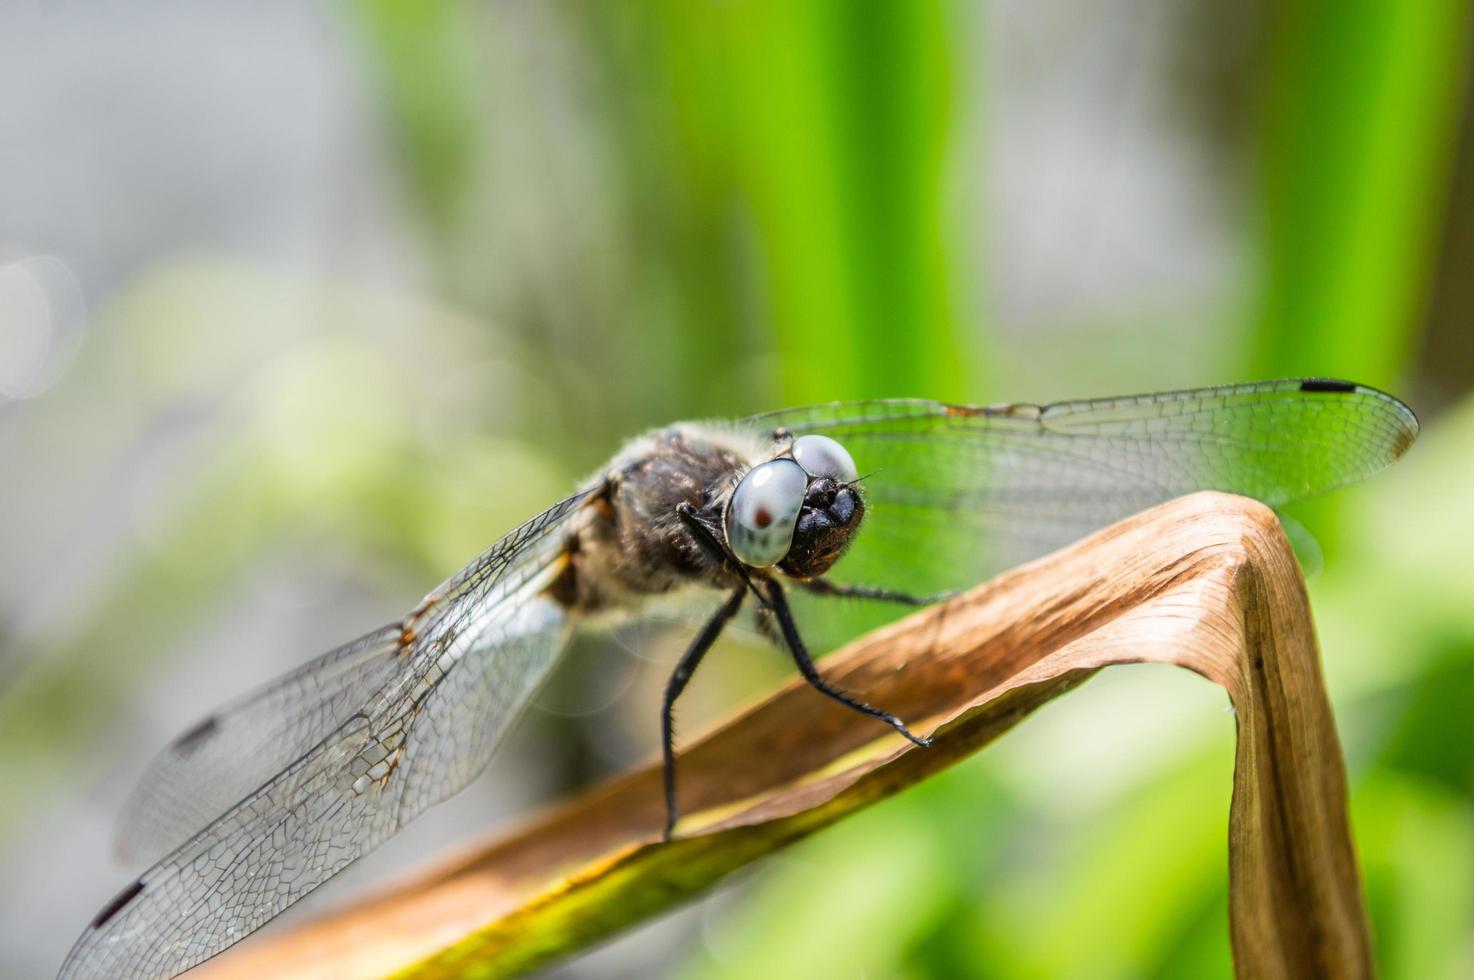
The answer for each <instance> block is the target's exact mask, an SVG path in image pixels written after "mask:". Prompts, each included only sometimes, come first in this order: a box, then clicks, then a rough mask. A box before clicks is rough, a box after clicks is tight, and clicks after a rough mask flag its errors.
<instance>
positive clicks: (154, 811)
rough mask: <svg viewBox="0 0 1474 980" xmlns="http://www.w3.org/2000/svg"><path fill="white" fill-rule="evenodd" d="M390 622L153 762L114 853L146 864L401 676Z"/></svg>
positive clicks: (214, 719)
mask: <svg viewBox="0 0 1474 980" xmlns="http://www.w3.org/2000/svg"><path fill="white" fill-rule="evenodd" d="M402 635H403V630H402V627H401V625H400V624H399V623H391V624H389V625H388V626H385V627H383V628H382V629H377V630H375V631H374V632H372V633H369V634H368V635H366V636H363V637H361V638H359V639H357V640H355V641H354V642H352V643H349V644H345V645H344V646H341V647H339V648H337V649H336V650H331V651H329V652H328V653H325V654H323V655H322V656H320V657H318V658H317V659H315V660H313V661H311V662H309V663H307V664H305V665H303V666H302V667H299V668H297V669H296V670H294V671H292V672H291V673H289V674H287V675H286V676H284V677H282V678H280V679H279V680H276V681H273V682H272V683H270V684H268V685H266V686H265V687H262V688H260V689H258V690H256V691H252V692H250V693H249V694H246V695H245V696H243V697H240V698H238V699H236V700H234V701H231V702H229V703H227V704H226V705H224V706H222V707H221V708H220V709H219V710H217V711H215V712H214V713H213V714H211V715H210V716H209V717H207V718H205V719H204V720H202V721H201V722H199V723H198V724H196V725H194V726H193V727H191V728H190V729H189V730H188V731H186V732H185V733H184V734H183V735H180V736H179V737H178V738H176V739H175V740H174V741H173V742H171V743H170V744H169V746H168V747H167V748H166V749H164V751H163V752H161V753H160V754H159V757H158V758H157V759H155V760H154V762H153V764H152V765H151V766H150V767H149V769H148V771H147V772H146V773H145V774H144V776H143V778H142V779H141V780H140V781H139V784H138V788H137V790H135V791H134V794H133V796H132V798H131V799H129V801H128V803H127V805H126V806H125V807H124V809H123V813H122V816H121V817H120V818H119V821H118V831H117V842H116V849H117V851H118V853H119V855H120V856H122V857H123V859H124V860H126V861H129V862H137V863H144V862H153V861H156V860H157V859H158V858H160V857H162V856H163V855H165V854H167V853H168V852H170V851H171V850H173V849H174V848H176V847H178V846H179V845H180V844H182V843H184V842H185V841H186V840H188V839H189V838H190V837H191V836H193V835H194V833H195V832H196V831H198V830H199V829H200V828H201V827H203V826H204V825H205V824H207V823H209V822H210V821H211V820H213V819H214V818H215V817H217V816H219V815H220V814H221V813H224V812H225V810H226V809H227V808H228V807H230V806H231V805H232V804H234V803H236V802H238V801H239V800H241V799H243V798H244V797H245V796H246V795H247V794H249V793H250V792H251V791H252V790H254V789H256V788H257V787H259V786H261V785H262V784H263V783H265V782H266V781H267V780H268V779H270V778H271V777H272V776H274V775H276V774H277V773H278V772H281V771H282V770H283V769H285V768H287V766H288V765H290V764H291V763H292V761H293V760H295V759H297V758H298V757H299V756H301V755H303V754H305V753H306V752H308V751H309V750H310V749H312V748H313V747H314V746H316V745H317V744H319V743H320V742H322V741H323V739H325V738H327V737H328V735H330V734H331V733H333V732H334V731H336V730H338V729H339V728H340V727H342V725H343V724H344V723H345V722H346V721H347V720H348V719H349V718H351V717H352V716H353V714H354V713H355V712H356V711H358V709H359V708H361V707H362V706H363V705H364V704H365V703H367V702H368V700H369V698H371V697H372V696H373V695H374V694H376V693H377V692H378V691H380V690H382V689H383V688H384V686H385V685H386V684H388V683H389V681H390V680H391V679H393V677H394V676H395V675H396V674H398V673H399V672H400V671H401V670H402V669H403V665H404V662H403V659H402V658H401V657H400V656H399V654H400V653H401V651H402V649H403V644H402V643H401V638H402Z"/></svg>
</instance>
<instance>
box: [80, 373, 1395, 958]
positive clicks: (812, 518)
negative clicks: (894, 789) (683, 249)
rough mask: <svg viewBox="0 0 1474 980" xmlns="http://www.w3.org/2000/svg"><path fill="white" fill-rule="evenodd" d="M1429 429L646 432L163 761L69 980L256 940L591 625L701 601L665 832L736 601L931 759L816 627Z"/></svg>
mask: <svg viewBox="0 0 1474 980" xmlns="http://www.w3.org/2000/svg"><path fill="white" fill-rule="evenodd" d="M1417 433H1418V421H1417V418H1416V417H1415V416H1414V414H1413V412H1412V411H1411V410H1410V409H1409V408H1408V407H1407V406H1406V405H1404V404H1403V403H1402V402H1400V401H1398V400H1397V399H1396V398H1394V397H1392V396H1391V395H1388V394H1385V393H1383V392H1381V391H1378V390H1376V389H1373V388H1370V387H1367V386H1365V385H1359V384H1353V383H1350V382H1345V381H1338V380H1330V379H1320V378H1312V379H1292V380H1284V381H1269V382H1254V383H1244V384H1234V385H1226V386H1219V387H1211V388H1201V389H1195V390H1185V391H1173V392H1163V393H1156V394H1146V395H1134V396H1128V397H1118V398H1104V399H1093V400H1078V401H1063V402H1056V403H1054V404H1048V405H1032V404H1000V405H990V406H970V405H953V404H946V403H942V402H937V401H926V400H920V399H890V400H871V401H855V402H838V403H832V404H826V405H818V406H813V407H808V408H798V409H790V410H785V411H778V412H772V413H768V414H764V415H757V416H753V417H750V418H747V419H744V420H741V421H735V422H720V423H682V424H676V425H672V426H668V427H666V428H662V429H658V430H655V431H653V432H650V433H647V434H645V435H642V436H640V437H638V438H636V439H634V440H632V441H631V442H629V443H628V444H627V445H626V446H624V448H623V449H622V450H621V451H620V452H619V453H618V454H617V455H615V456H614V458H613V459H612V460H611V461H610V463H609V464H608V465H607V466H606V467H604V468H603V469H602V470H601V471H600V472H599V473H598V474H597V475H596V476H595V477H593V478H592V479H590V480H589V481H587V482H586V483H585V484H584V485H583V486H582V487H581V488H580V489H579V490H578V491H577V492H576V493H574V494H572V495H571V496H569V497H567V498H565V499H563V500H560V501H558V502H557V503H555V504H553V505H552V506H551V507H549V508H548V509H547V510H545V511H543V512H542V513H541V514H538V515H537V516H536V517H533V518H532V519H531V520H529V521H527V522H526V523H524V524H522V525H521V526H520V527H517V528H516V529H515V530H513V531H511V532H510V533H508V534H507V535H506V536H504V537H502V538H501V539H500V540H498V541H496V542H495V543H494V544H492V545H491V546H490V547H489V548H488V549H487V550H485V551H484V552H483V553H482V554H480V555H479V556H478V557H476V558H475V559H474V560H473V561H471V563H470V564H468V565H467V566H466V567H465V568H463V569H461V570H460V571H459V572H457V573H456V574H455V575H453V576H452V577H451V578H450V579H449V580H447V581H446V582H445V583H443V584H442V585H440V586H439V587H437V588H436V589H434V590H433V591H432V592H430V593H429V595H427V596H426V597H425V598H424V599H423V600H422V601H421V602H420V603H419V604H418V605H416V606H415V607H414V609H412V610H411V611H410V612H409V613H408V614H407V615H405V616H404V617H403V618H401V619H399V620H397V621H395V622H393V623H390V624H389V625H387V626H384V627H382V628H380V629H376V630H374V631H372V632H370V633H368V634H366V635H365V636H362V637H360V638H358V639H356V640H354V641H352V642H351V643H347V644H345V645H344V646H341V647H339V648H337V649H335V650H332V651H329V652H328V653H325V654H323V655H321V656H319V657H318V658H317V659H315V660H312V661H310V662H308V663H307V664H305V665H304V666H302V667H300V668H298V669H297V670H295V671H293V672H291V673H289V674H287V675H286V676H284V677H281V678H280V679H278V680H276V681H273V682H271V683H268V684H266V685H265V686H264V687H261V688H260V689H258V690H255V691H252V692H250V693H247V694H245V695H243V696H241V697H239V698H237V699H236V700H234V701H231V702H229V703H227V704H225V705H224V706H222V707H221V708H219V709H218V710H216V711H214V712H213V713H211V714H210V715H208V716H207V717H206V718H204V719H203V720H202V721H200V722H199V723H198V724H196V725H194V726H193V727H191V728H190V729H189V730H187V731H186V732H184V733H183V734H181V735H180V736H179V737H178V738H176V739H175V740H174V741H173V742H172V743H171V744H170V745H168V746H167V747H166V748H165V749H164V750H163V752H162V753H161V755H160V756H159V757H158V758H157V759H156V760H155V761H154V763H153V764H152V766H151V767H150V768H149V769H148V771H147V772H146V774H145V776H144V778H143V780H142V783H141V785H140V787H139V789H138V790H137V791H136V793H135V795H134V796H133V798H132V799H131V800H130V802H129V803H128V804H127V806H126V807H125V809H124V812H123V815H122V817H121V818H120V821H119V835H118V836H119V844H120V849H121V850H122V851H123V852H124V853H131V854H134V855H140V856H143V857H145V858H146V859H151V860H154V863H153V864H152V866H151V867H149V868H148V870H146V871H145V872H144V873H143V874H142V875H141V876H140V877H138V878H137V879H136V880H134V881H133V882H131V883H130V884H129V885H128V886H127V887H126V888H124V889H123V890H122V891H121V892H120V893H119V894H118V895H117V896H116V897H115V898H114V899H112V900H111V901H110V902H108V903H107V905H106V906H105V907H104V908H103V909H102V910H101V911H100V912H99V913H98V914H97V916H96V917H95V918H94V919H93V920H92V922H91V924H90V925H88V926H87V928H86V930H85V931H84V932H83V934H82V936H81V937H80V939H78V941H77V943H76V945H75V946H74V947H73V948H72V950H71V952H70V954H69V955H68V956H67V959H66V961H65V963H64V964H63V966H62V968H61V973H60V976H61V977H62V978H63V980H80V978H118V977H168V976H173V975H176V974H178V973H180V972H183V971H184V970H187V969H189V968H190V967H191V966H194V965H195V964H198V963H200V962H202V961H204V960H206V959H208V958H210V957H212V956H214V955H216V954H217V953H220V952H221V951H223V950H225V949H226V948H228V947H229V946H231V945H232V944H234V943H236V942H238V941H239V940H241V939H243V938H245V937H246V936H247V935H249V934H250V933H251V932H253V931H254V930H256V929H258V928H260V927H261V926H262V925H263V924H264V923H266V922H267V921H269V920H270V919H272V918H273V917H275V916H276V915H278V914H279V913H281V912H282V911H283V910H285V909H286V908H287V907H288V906H290V905H292V904H293V903H294V902H296V901H297V900H298V899H300V898H302V897H303V896H304V895H306V894H307V893H308V892H310V891H312V890H313V889H314V888H316V887H318V886H319V885H321V884H322V883H323V882H325V881H327V880H328V879H330V878H332V877H333V876H334V875H336V874H337V873H338V872H340V871H342V870H343V869H344V868H346V867H347V866H348V865H349V864H351V863H353V862H354V861H356V860H357V859H358V858H360V857H362V856H363V855H365V854H367V853H369V852H370V851H372V850H373V849H374V848H375V847H377V846H378V845H379V844H381V843H383V842H384V841H385V840H386V839H387V838H388V837H390V836H391V835H393V834H394V833H395V832H396V831H398V830H399V829H400V828H401V827H403V826H404V825H405V824H406V823H408V822H409V821H411V820H413V819H414V818H415V817H417V816H418V815H419V814H421V813H422V812H424V810H425V809H426V808H428V807H430V806H431V805H433V804H435V803H437V802H439V801H441V800H443V799H445V798H446V797H448V796H450V795H451V794H453V793H455V792H456V791H457V790H459V789H461V788H462V787H464V786H465V785H466V784H467V783H468V782H470V781H471V780H472V779H473V778H474V777H475V776H476V775H477V774H479V773H480V772H481V771H482V770H483V769H485V768H486V766H487V765H488V763H489V762H490V760H491V758H492V755H493V752H494V750H495V749H496V747H497V745H498V743H499V742H500V741H501V740H502V738H503V736H504V735H505V734H506V733H507V730H508V728H509V726H510V725H511V724H512V722H513V721H514V720H515V718H516V717H517V715H518V713H519V711H520V710H521V709H522V708H524V707H526V705H527V704H528V702H529V700H531V698H532V696H533V695H534V693H535V692H536V690H537V689H538V686H539V683H540V682H541V681H542V680H543V679H544V678H545V677H546V676H547V674H548V672H549V670H550V669H551V668H552V666H553V664H554V662H555V661H556V660H557V658H558V655H559V653H560V651H561V650H562V649H563V648H564V647H565V645H566V644H567V641H568V639H569V637H570V635H571V633H572V631H573V630H575V629H576V628H578V627H580V626H584V625H588V624H592V623H597V622H599V621H600V620H601V619H604V618H608V617H611V616H620V615H622V616H625V617H637V616H640V615H642V614H644V611H645V610H646V609H648V608H650V606H651V605H652V604H653V603H654V602H655V601H656V600H660V599H662V598H669V597H672V596H682V595H695V596H698V597H699V596H705V597H707V601H708V604H709V605H714V609H712V610H711V611H710V614H709V616H708V617H707V618H706V620H705V624H704V625H703V626H702V627H701V628H700V630H699V631H698V632H697V633H696V635H695V636H694V638H693V639H692V640H691V641H690V644H689V646H688V647H687V648H686V650H685V653H684V654H683V655H682V656H681V657H680V659H679V661H678V662H677V663H676V666H675V668H674V671H673V672H672V673H671V675H670V678H669V681H668V683H667V685H666V688H665V693H664V699H663V705H662V710H661V717H660V726H661V742H662V747H663V759H664V766H665V793H666V810H667V816H666V824H665V827H664V833H665V836H666V837H667V838H669V837H670V836H672V835H673V834H676V833H677V832H678V830H679V822H678V818H679V808H678V793H677V781H676V774H677V769H676V752H675V746H674V739H673V735H672V717H673V709H674V706H675V703H676V700H677V698H678V697H679V696H680V694H681V692H682V690H683V689H684V688H685V687H686V685H687V683H688V682H689V680H690V679H691V676H692V674H693V672H694V671H695V670H696V668H697V666H698V665H699V664H700V662H701V660H702V657H703V656H704V655H705V654H706V653H707V651H708V650H709V649H710V648H711V647H712V645H713V644H714V643H715V641H716V640H717V638H718V636H719V635H720V634H721V633H722V632H723V629H724V628H725V627H727V625H728V624H729V623H730V622H731V621H732V620H733V618H734V617H736V616H737V614H738V612H739V610H740V609H741V607H742V606H743V605H744V603H748V602H751V603H752V605H753V607H754V608H755V609H756V611H757V614H758V618H759V626H760V629H761V630H762V631H763V632H766V633H767V634H768V635H769V636H771V637H772V638H773V639H774V640H775V641H776V642H777V643H778V644H780V645H781V646H782V647H784V648H786V650H787V653H788V654H789V655H790V656H791V657H792V659H793V661H794V663H795V665H796V666H797V668H798V670H799V671H800V673H801V674H802V675H803V677H804V679H805V680H806V681H807V682H808V683H809V684H810V685H811V686H812V687H813V688H814V689H815V690H816V692H817V693H818V694H819V695H822V696H826V697H829V698H832V699H834V700H836V701H839V702H841V703H842V704H844V705H846V706H847V707H849V708H851V709H854V710H856V711H859V712H862V713H863V714H865V715H869V716H871V717H873V718H874V719H875V721H876V722H877V724H886V725H890V726H891V727H892V728H894V729H895V730H896V731H897V732H899V733H900V734H901V735H902V736H904V737H906V738H909V739H911V740H912V741H913V742H916V743H917V744H920V745H925V744H927V741H928V740H927V739H926V738H925V737H922V736H919V735H917V734H915V733H913V732H912V731H911V730H910V729H909V728H908V727H907V726H906V724H905V722H904V721H903V720H901V719H899V718H897V717H895V716H894V715H892V714H890V713H888V712H886V711H885V710H883V708H882V707H878V706H873V705H870V704H867V703H865V702H863V701H861V700H859V699H858V698H856V697H854V696H853V695H851V694H849V693H847V692H845V691H843V690H841V689H839V688H837V687H835V686H832V685H831V684H829V683H828V682H827V681H826V680H825V679H824V677H823V674H822V673H821V672H820V670H819V669H818V667H817V666H816V665H815V663H814V660H813V658H812V656H811V654H810V647H809V644H808V643H806V642H805V639H804V637H805V633H806V630H807V623H808V622H809V621H810V620H809V616H810V613H811V611H815V610H818V609H820V608H822V607H824V606H825V605H826V604H828V605H830V606H831V607H832V604H833V600H835V599H836V598H844V597H850V598H858V599H863V600H873V601H874V602H876V603H882V604H886V603H888V604H892V605H894V606H908V605H920V604H925V603H927V602H929V601H932V600H933V599H935V598H936V597H938V596H942V595H947V594H950V593H951V591H952V590H956V589H958V588H960V587H963V586H966V585H970V584H973V583H975V582H977V581H980V580H981V579H982V578H984V577H985V576H987V575H989V574H990V573H993V572H996V571H999V570H1001V569H1003V568H1006V567H1009V566H1010V565H1013V564H1017V563H1019V562H1022V561H1025V560H1029V559H1032V558H1035V557H1038V556H1040V555H1042V554H1045V553H1047V552H1048V551H1051V550H1053V549H1055V548H1057V547H1059V546H1061V545H1064V544H1066V543H1068V542H1070V541H1072V540H1074V539H1076V538H1078V537H1081V536H1082V535H1084V534H1086V533H1088V532H1090V531H1092V530H1094V529H1097V528H1100V527H1103V526H1105V525H1106V524H1109V523H1111V522H1113V521H1115V520H1118V519H1120V518H1123V517H1126V516H1128V515H1130V514H1132V513H1135V512H1136V511H1139V510H1142V509H1144V508H1146V507H1148V506H1150V505H1152V504H1156V503H1159V502H1162V501H1164V500H1167V499H1170V498H1173V497H1176V496H1180V495H1183V494H1187V493H1191V492H1194V491H1198V490H1207V489H1213V490H1221V491H1227V492H1232V493H1238V494H1243V495H1246V496H1250V497H1255V498H1258V499H1259V500H1261V501H1263V502H1265V503H1267V504H1269V505H1270V506H1273V507H1279V506H1281V505H1284V504H1287V503H1289V502H1291V501H1294V500H1297V499H1300V498H1303V497H1306V496H1310V495H1313V494H1317V493H1321V492H1324V491H1328V490H1331V489H1333V488H1336V487H1340V486H1344V485H1346V484H1349V483H1353V482H1356V481H1359V480H1363V479H1366V478H1368V477H1370V476H1372V475H1373V474H1375V473H1376V472H1378V471H1379V470H1381V469H1383V468H1384V467H1386V466H1388V465H1389V464H1391V463H1392V462H1393V461H1394V460H1396V459H1397V458H1398V457H1399V456H1401V455H1402V454H1403V453H1404V452H1405V451H1406V450H1407V449H1408V447H1409V446H1410V445H1411V444H1412V442H1413V440H1414V439H1415V438H1416V437H1417ZM815 615H817V613H815ZM814 621H815V622H817V619H816V620H814ZM652 830H653V828H652Z"/></svg>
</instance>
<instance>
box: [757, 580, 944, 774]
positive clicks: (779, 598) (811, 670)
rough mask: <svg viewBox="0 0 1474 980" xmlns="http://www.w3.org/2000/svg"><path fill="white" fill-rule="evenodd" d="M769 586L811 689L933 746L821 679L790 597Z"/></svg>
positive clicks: (791, 649)
mask: <svg viewBox="0 0 1474 980" xmlns="http://www.w3.org/2000/svg"><path fill="white" fill-rule="evenodd" d="M765 584H766V586H767V594H766V596H765V598H766V600H767V604H768V608H770V609H772V610H773V614H774V615H776V616H777V617H778V626H779V628H780V629H782V631H783V639H785V640H786V641H788V651H789V653H791V654H792V655H793V662H794V663H795V664H797V665H798V672H799V673H800V674H802V675H803V678H804V680H806V681H808V682H809V686H810V687H812V688H814V689H815V690H816V691H818V692H819V693H820V694H824V695H827V696H829V697H831V698H833V699H834V700H836V701H838V702H839V703H840V704H842V705H844V706H846V707H848V708H853V709H855V710H856V711H858V712H860V713H861V714H864V715H869V716H870V717H872V718H878V719H880V720H881V721H883V722H885V723H886V724H887V725H890V726H891V727H892V728H894V729H895V730H896V731H898V732H900V733H901V734H902V735H904V736H906V737H907V738H908V739H910V740H911V741H912V742H913V743H914V744H916V745H920V746H927V745H930V744H931V739H929V738H921V737H919V736H916V735H913V734H911V730H910V729H908V728H907V727H906V725H905V723H904V722H902V721H901V719H899V718H897V717H896V716H895V715H893V714H890V713H889V712H886V711H881V710H880V709H879V708H872V707H871V706H870V705H868V704H866V703H865V702H863V701H861V700H859V699H857V698H855V697H852V696H851V695H848V694H846V693H845V692H843V691H841V690H840V689H839V688H837V687H831V686H830V685H829V683H828V682H827V681H825V680H824V678H823V677H821V676H819V669H818V668H817V667H815V666H814V661H813V660H812V659H810V657H809V652H808V650H807V649H806V648H805V647H804V641H803V640H802V638H800V637H799V635H798V624H796V623H795V622H794V621H793V612H792V611H791V610H790V609H789V608H788V597H787V596H785V595H784V594H783V586H782V585H780V584H779V583H778V582H776V581H773V580H771V579H770V580H768V581H767V582H766V583H765Z"/></svg>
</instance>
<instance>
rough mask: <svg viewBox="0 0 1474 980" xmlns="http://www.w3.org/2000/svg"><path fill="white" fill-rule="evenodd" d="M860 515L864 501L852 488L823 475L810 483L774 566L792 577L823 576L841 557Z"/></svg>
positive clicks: (863, 510) (863, 508) (862, 512)
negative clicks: (782, 554) (782, 553)
mask: <svg viewBox="0 0 1474 980" xmlns="http://www.w3.org/2000/svg"><path fill="white" fill-rule="evenodd" d="M864 516H865V501H864V499H863V498H862V497H861V496H860V492H859V490H858V489H856V488H855V487H854V486H853V485H851V484H848V483H840V482H838V481H837V480H835V479H833V478H832V477H827V476H821V477H816V478H814V479H812V480H810V481H809V486H808V489H807V490H806V491H805V492H804V503H803V507H802V508H801V509H800V510H799V515H798V524H797V525H796V526H795V527H794V529H793V543H792V544H791V545H790V546H789V548H788V554H787V555H786V556H785V557H784V559H783V560H782V561H781V562H779V563H778V567H779V568H780V569H782V570H783V571H784V572H786V573H787V574H789V575H792V576H793V577H794V578H813V577H814V576H816V575H823V574H824V573H825V572H827V571H829V568H830V566H831V565H833V564H834V563H835V562H836V561H838V560H839V556H840V555H842V554H844V550H845V548H846V547H848V546H849V543H850V538H851V537H853V536H854V534H855V531H856V530H857V529H858V528H859V526H860V520H861V518H863V517H864Z"/></svg>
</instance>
